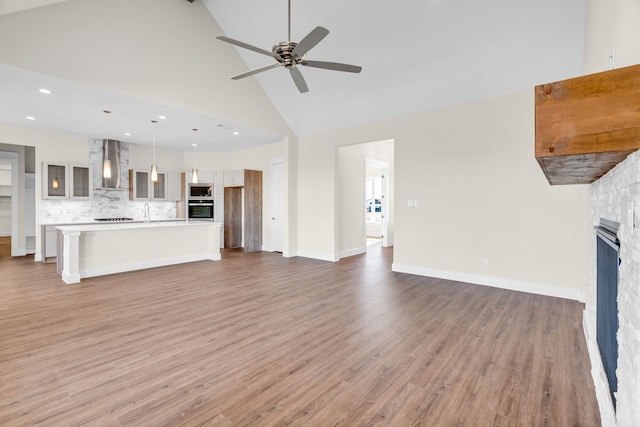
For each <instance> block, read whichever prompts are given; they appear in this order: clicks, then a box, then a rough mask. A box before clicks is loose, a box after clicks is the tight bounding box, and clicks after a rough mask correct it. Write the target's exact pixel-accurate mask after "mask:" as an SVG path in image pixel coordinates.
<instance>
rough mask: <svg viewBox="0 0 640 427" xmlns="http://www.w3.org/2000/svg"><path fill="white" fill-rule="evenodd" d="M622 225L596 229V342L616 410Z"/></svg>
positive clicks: (603, 223) (603, 221)
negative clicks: (619, 235)
mask: <svg viewBox="0 0 640 427" xmlns="http://www.w3.org/2000/svg"><path fill="white" fill-rule="evenodd" d="M619 227H620V224H618V223H617V222H613V221H608V220H606V219H601V220H600V225H599V226H598V227H596V236H597V238H596V289H597V303H596V340H597V341H598V348H599V350H600V357H601V358H602V364H603V366H604V371H605V373H606V375H607V380H608V382H609V392H610V394H611V400H612V401H613V407H614V409H615V407H616V398H615V394H614V393H615V392H616V391H617V390H618V378H617V376H616V369H617V367H618V266H619V265H620V240H618V229H619Z"/></svg>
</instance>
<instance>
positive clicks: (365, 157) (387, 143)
mask: <svg viewBox="0 0 640 427" xmlns="http://www.w3.org/2000/svg"><path fill="white" fill-rule="evenodd" d="M394 143H395V142H394V140H393V139H388V140H382V141H373V142H366V143H361V144H353V145H344V146H340V147H337V153H336V156H337V167H336V190H335V191H336V215H337V218H336V219H337V227H336V240H335V242H336V246H337V248H336V249H337V257H336V258H337V259H340V258H346V257H349V256H352V255H358V254H362V253H365V252H367V249H368V248H372V247H373V246H368V243H369V242H370V241H368V240H367V236H370V237H373V238H374V239H376V240H375V241H374V242H375V243H378V242H379V244H378V245H377V246H378V247H380V246H385V247H388V246H393V224H394V222H393V221H394V214H393V174H394V166H393V162H394V161H393V158H394ZM367 169H369V172H367ZM374 175H375V176H374ZM383 176H384V178H383ZM368 223H369V224H368Z"/></svg>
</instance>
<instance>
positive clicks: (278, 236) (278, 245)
mask: <svg viewBox="0 0 640 427" xmlns="http://www.w3.org/2000/svg"><path fill="white" fill-rule="evenodd" d="M284 168H285V164H284V163H272V164H271V174H270V175H271V176H270V177H269V178H270V183H271V184H270V186H269V187H270V189H269V190H270V191H269V194H270V195H271V203H270V205H271V206H270V209H271V220H270V227H271V234H270V236H271V249H272V251H273V252H283V251H284V230H285V228H284V227H285V224H284V221H285V215H284V192H285V179H284V171H285V169H284Z"/></svg>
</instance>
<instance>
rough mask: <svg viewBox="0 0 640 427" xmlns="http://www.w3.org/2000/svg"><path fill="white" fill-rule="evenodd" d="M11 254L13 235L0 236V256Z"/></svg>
mask: <svg viewBox="0 0 640 427" xmlns="http://www.w3.org/2000/svg"><path fill="white" fill-rule="evenodd" d="M4 256H11V237H10V236H0V257H4Z"/></svg>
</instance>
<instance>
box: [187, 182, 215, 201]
mask: <svg viewBox="0 0 640 427" xmlns="http://www.w3.org/2000/svg"><path fill="white" fill-rule="evenodd" d="M189 199H213V184H191V183H190V184H189Z"/></svg>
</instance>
